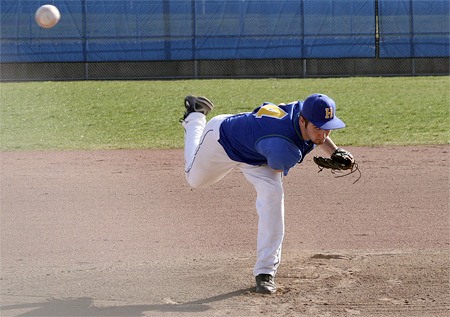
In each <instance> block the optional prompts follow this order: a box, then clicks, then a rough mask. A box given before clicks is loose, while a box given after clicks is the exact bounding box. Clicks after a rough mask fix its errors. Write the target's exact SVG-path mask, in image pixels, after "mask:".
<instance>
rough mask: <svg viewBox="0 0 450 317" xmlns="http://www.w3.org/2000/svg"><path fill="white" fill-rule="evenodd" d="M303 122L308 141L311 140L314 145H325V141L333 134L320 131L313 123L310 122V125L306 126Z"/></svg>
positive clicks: (328, 131) (327, 131)
mask: <svg viewBox="0 0 450 317" xmlns="http://www.w3.org/2000/svg"><path fill="white" fill-rule="evenodd" d="M302 121H303V124H304V127H305V129H304V130H305V134H306V139H307V140H311V142H313V143H314V144H316V145H321V144H323V143H324V142H325V139H326V138H327V137H328V136H329V135H330V132H331V131H330V130H323V129H319V128H318V127H316V126H315V125H314V124H312V123H311V122H308V124H306V122H305V121H304V120H302Z"/></svg>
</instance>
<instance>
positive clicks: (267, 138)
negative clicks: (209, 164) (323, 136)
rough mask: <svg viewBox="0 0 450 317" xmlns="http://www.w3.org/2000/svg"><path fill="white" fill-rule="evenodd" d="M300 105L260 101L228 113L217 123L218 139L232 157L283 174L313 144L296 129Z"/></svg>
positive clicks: (300, 103)
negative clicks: (226, 116)
mask: <svg viewBox="0 0 450 317" xmlns="http://www.w3.org/2000/svg"><path fill="white" fill-rule="evenodd" d="M302 105H303V103H302V102H301V101H296V102H292V103H290V104H287V105H284V104H282V105H278V106H277V105H275V104H273V103H263V104H262V105H261V106H259V107H258V108H256V109H255V110H253V111H252V112H245V113H240V114H236V115H233V116H230V117H228V118H227V119H225V120H224V121H223V123H222V125H221V127H220V139H219V143H220V144H221V145H222V146H223V148H224V149H225V151H226V153H227V154H228V156H229V157H230V158H231V159H232V160H234V161H237V162H243V163H247V164H251V165H269V166H270V167H271V168H273V169H275V170H282V171H283V172H284V175H287V173H288V171H289V169H290V168H291V167H293V166H294V165H296V164H297V163H300V162H301V161H302V160H303V158H304V157H305V155H306V154H307V153H309V152H310V151H311V150H312V149H313V148H314V144H313V143H312V142H311V141H305V140H303V138H302V135H301V132H300V126H299V118H300V111H301V108H302Z"/></svg>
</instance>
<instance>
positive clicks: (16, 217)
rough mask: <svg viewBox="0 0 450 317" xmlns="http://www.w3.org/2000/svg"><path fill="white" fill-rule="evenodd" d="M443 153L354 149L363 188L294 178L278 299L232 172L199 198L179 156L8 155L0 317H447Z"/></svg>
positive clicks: (248, 200)
mask: <svg viewBox="0 0 450 317" xmlns="http://www.w3.org/2000/svg"><path fill="white" fill-rule="evenodd" d="M449 148H450V147H449V146H448V145H443V146H420V147H385V148H368V147H360V148H359V147H358V148H348V149H349V150H350V151H351V152H352V153H353V154H354V155H355V157H356V158H357V160H358V162H359V164H360V168H361V172H362V178H361V179H360V180H359V181H358V182H357V183H356V184H352V183H353V181H354V180H355V178H356V177H357V175H356V174H353V175H350V176H347V177H344V178H334V175H333V174H331V173H329V172H326V171H323V172H321V173H318V168H317V167H316V166H315V165H314V163H313V162H312V156H311V157H307V159H306V161H305V162H304V163H302V164H301V165H300V166H298V167H296V168H294V169H293V170H291V172H290V173H289V175H288V176H287V177H285V178H284V185H285V201H286V237H285V243H284V250H283V260H282V264H281V266H280V270H279V273H278V275H277V278H276V282H277V283H278V285H279V288H280V291H279V292H278V293H277V294H276V295H274V296H267V295H259V294H256V293H254V278H253V276H252V275H251V270H252V266H253V264H254V260H255V244H256V224H257V215H256V211H255V207H254V199H255V197H254V196H255V194H254V190H253V188H252V187H251V185H250V184H249V183H247V182H246V180H245V179H244V177H243V176H242V175H241V174H240V172H239V171H234V172H232V173H231V174H230V175H228V176H227V177H226V178H225V179H223V180H222V181H221V182H220V183H218V184H215V185H214V186H212V187H210V188H208V189H196V190H194V189H191V188H189V187H188V186H187V184H186V182H185V179H184V175H183V157H182V151H181V150H165V151H152V150H134V151H125V150H120V151H63V152H53V151H44V152H2V153H1V236H0V237H1V280H0V281H1V308H0V312H1V316H246V317H248V316H401V317H411V316H413V317H419V316H420V317H423V316H429V317H432V316H433V317H434V316H448V314H449V312H450V296H449V260H448V259H449V255H450V252H449V243H450V239H449V229H450V226H449V195H448V188H449V165H448V158H449V154H448V151H449Z"/></svg>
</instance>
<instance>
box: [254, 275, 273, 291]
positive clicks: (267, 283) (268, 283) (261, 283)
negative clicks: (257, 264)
mask: <svg viewBox="0 0 450 317" xmlns="http://www.w3.org/2000/svg"><path fill="white" fill-rule="evenodd" d="M255 279H256V293H261V294H274V293H275V292H276V291H277V287H276V286H275V281H274V277H273V276H272V275H270V274H259V275H258V276H256V278H255Z"/></svg>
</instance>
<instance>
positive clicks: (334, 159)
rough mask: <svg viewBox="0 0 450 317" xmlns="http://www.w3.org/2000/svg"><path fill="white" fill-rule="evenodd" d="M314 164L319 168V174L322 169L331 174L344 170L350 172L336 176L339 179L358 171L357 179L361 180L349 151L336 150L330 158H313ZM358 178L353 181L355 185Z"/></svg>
mask: <svg viewBox="0 0 450 317" xmlns="http://www.w3.org/2000/svg"><path fill="white" fill-rule="evenodd" d="M314 163H316V164H317V165H318V166H319V172H321V171H323V170H324V169H330V170H331V172H332V173H335V172H337V171H345V170H349V171H350V173H347V174H344V175H340V176H337V177H341V176H347V175H349V174H352V173H354V172H356V171H358V172H359V178H361V172H360V171H359V168H358V164H357V163H356V162H355V159H354V158H353V155H352V154H351V153H350V152H349V151H347V150H344V149H340V148H338V149H337V150H336V151H334V152H333V154H332V155H331V158H327V157H322V156H314ZM359 178H358V179H357V180H356V181H355V183H356V182H357V181H358V180H359Z"/></svg>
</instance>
